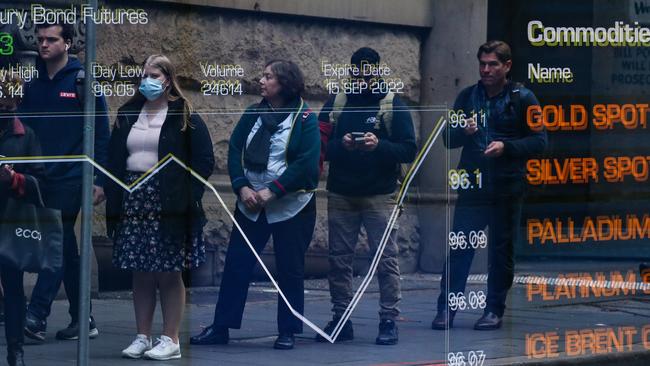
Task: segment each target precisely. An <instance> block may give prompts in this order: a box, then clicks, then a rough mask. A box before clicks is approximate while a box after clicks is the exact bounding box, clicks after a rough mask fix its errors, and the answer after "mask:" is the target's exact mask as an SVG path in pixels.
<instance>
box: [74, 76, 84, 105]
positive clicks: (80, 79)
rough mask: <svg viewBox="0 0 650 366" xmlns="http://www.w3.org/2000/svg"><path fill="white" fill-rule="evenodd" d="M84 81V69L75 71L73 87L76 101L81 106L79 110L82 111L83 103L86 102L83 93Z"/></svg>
mask: <svg viewBox="0 0 650 366" xmlns="http://www.w3.org/2000/svg"><path fill="white" fill-rule="evenodd" d="M85 79H86V72H85V71H84V69H80V70H79V71H77V76H76V77H75V79H74V86H75V88H76V93H77V101H79V104H81V109H82V110H83V109H84V102H85V100H86V94H85V93H84V80H85Z"/></svg>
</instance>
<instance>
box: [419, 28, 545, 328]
mask: <svg viewBox="0 0 650 366" xmlns="http://www.w3.org/2000/svg"><path fill="white" fill-rule="evenodd" d="M477 58H478V60H479V71H480V76H481V80H480V81H479V82H478V83H477V84H475V85H473V86H470V87H468V88H466V89H464V90H463V91H462V92H461V93H460V94H459V95H458V97H457V98H456V102H455V103H454V110H453V111H451V118H450V124H449V125H447V128H446V131H445V133H444V142H445V146H447V148H452V149H453V148H459V147H462V148H463V150H462V153H461V158H460V162H459V164H458V168H457V169H456V170H455V171H454V172H452V173H454V174H450V185H451V188H452V189H454V190H456V191H457V193H458V200H457V201H456V206H455V210H454V219H453V228H452V233H451V236H450V237H456V238H457V240H456V242H453V243H452V244H453V245H450V256H449V258H448V259H447V262H446V264H445V269H444V271H443V275H442V280H441V282H440V288H441V291H440V296H439V298H438V313H437V315H436V317H435V319H434V320H433V324H432V328H433V329H447V328H449V327H451V326H452V325H453V320H454V315H455V314H456V311H457V310H458V304H459V303H462V302H463V300H464V301H465V303H469V298H470V297H472V298H476V299H478V301H477V302H474V303H475V304H476V305H477V306H478V307H480V308H484V314H483V316H482V317H481V318H480V319H479V320H478V321H477V322H476V324H475V325H474V329H476V330H490V329H498V328H499V327H501V318H502V317H503V313H504V310H505V301H506V297H507V295H508V290H509V289H510V287H511V286H512V280H513V276H514V260H513V243H514V242H515V241H516V235H517V231H518V229H519V223H520V218H521V209H522V204H523V194H524V191H525V182H524V166H525V163H526V160H527V159H528V158H530V157H531V156H534V155H535V154H540V153H541V152H543V150H544V148H545V146H546V133H545V131H544V130H536V131H533V130H531V129H530V128H529V127H528V124H527V123H526V118H525V116H526V110H527V108H528V107H529V106H532V105H538V104H539V103H538V102H537V98H535V95H534V94H533V93H532V92H531V91H530V90H528V89H526V88H524V87H523V86H521V85H518V84H515V83H513V82H511V81H510V80H509V79H508V77H507V75H508V73H509V72H510V67H511V66H512V60H511V58H512V57H511V52H510V47H509V46H508V45H507V44H506V43H505V42H502V41H489V42H487V43H485V44H483V45H482V46H481V47H480V48H479V50H478V53H477ZM452 176H454V177H455V178H454V179H451V177H452ZM486 226H488V227H489V238H485V237H484V234H483V233H484V229H485V227H486ZM470 236H473V237H472V238H470ZM461 242H464V243H466V245H463V244H462V243H461ZM468 242H469V243H471V244H468ZM485 244H487V249H488V288H487V298H484V297H483V296H481V294H480V293H475V294H474V295H477V296H472V295H470V294H467V293H466V292H465V285H466V283H467V276H468V273H469V270H470V266H471V264H472V259H473V257H474V249H476V248H480V247H484V245H485ZM447 286H448V287H447ZM463 297H464V298H463Z"/></svg>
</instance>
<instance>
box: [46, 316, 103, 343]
mask: <svg viewBox="0 0 650 366" xmlns="http://www.w3.org/2000/svg"><path fill="white" fill-rule="evenodd" d="M89 327H90V328H89V330H88V338H91V339H93V338H97V336H98V335H99V330H97V326H96V325H95V319H94V318H93V317H92V316H91V317H90V324H89ZM56 339H59V340H62V341H72V340H75V339H79V322H78V321H76V320H73V321H72V322H70V324H69V325H68V327H67V328H65V329H61V330H60V331H58V332H56Z"/></svg>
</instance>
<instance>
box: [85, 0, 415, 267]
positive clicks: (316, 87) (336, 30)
mask: <svg viewBox="0 0 650 366" xmlns="http://www.w3.org/2000/svg"><path fill="white" fill-rule="evenodd" d="M150 4H151V3H147V2H142V3H138V4H135V3H134V2H130V3H129V6H132V7H142V8H144V9H145V10H146V11H147V13H148V15H149V24H147V25H120V26H98V28H97V35H98V38H97V45H98V47H97V62H98V63H100V64H102V65H113V66H116V65H118V64H121V65H139V64H141V63H142V62H143V61H144V59H145V58H146V57H147V56H148V55H151V54H154V53H162V54H165V55H167V56H168V57H169V58H170V59H171V60H172V62H173V63H174V64H175V65H176V66H177V71H178V74H179V76H180V79H181V82H182V86H183V88H184V89H185V91H186V92H187V96H188V97H189V99H190V100H191V101H192V102H193V104H194V105H195V107H196V109H197V110H199V111H200V113H201V115H202V116H203V118H204V119H205V121H206V123H207V125H208V128H209V130H210V133H211V135H212V140H213V143H214V154H215V157H216V172H215V175H213V176H212V177H211V181H212V182H213V183H214V184H215V186H216V188H217V190H218V191H219V193H220V194H222V196H223V198H224V200H225V201H226V203H227V205H228V207H229V209H230V210H232V209H233V207H234V195H233V194H232V192H231V190H230V188H229V185H228V184H227V182H228V177H227V170H226V156H227V147H228V138H229V136H230V134H231V132H232V130H233V128H234V126H235V124H236V122H237V121H238V119H239V117H240V115H241V111H242V110H243V109H244V108H246V107H247V106H248V105H250V104H252V103H255V102H257V101H259V99H260V97H259V88H258V82H257V81H258V79H259V77H260V76H261V72H262V69H263V66H264V63H265V61H267V60H270V59H273V58H288V59H291V60H293V61H295V62H296V63H298V65H299V66H300V67H301V69H302V70H303V72H304V74H305V78H306V80H305V81H306V93H305V96H306V100H307V103H309V105H310V106H311V107H312V109H313V110H314V111H319V110H320V108H321V106H322V104H323V103H324V102H325V100H326V98H327V90H326V88H325V85H324V82H323V80H324V77H323V76H322V73H321V62H322V61H323V60H327V61H330V62H336V63H347V62H349V58H350V55H351V54H352V53H353V52H354V51H355V50H356V49H357V48H359V47H362V46H371V47H373V48H375V49H376V50H377V51H378V52H379V53H380V54H381V56H382V60H383V61H385V62H386V63H388V65H389V66H390V67H391V69H392V70H393V72H394V73H395V76H397V77H400V78H401V79H402V80H403V81H404V83H405V88H404V92H405V93H404V94H403V95H402V97H403V98H404V99H405V101H406V102H407V103H408V104H411V105H417V104H419V103H420V48H421V42H422V40H421V34H420V33H419V31H418V30H416V29H414V28H406V27H396V26H387V25H379V24H370V23H360V22H336V21H331V20H319V19H314V18H307V17H290V16H281V15H268V14H266V15H264V14H257V13H252V12H239V11H232V10H222V9H216V8H206V7H191V8H190V7H187V6H175V5H169V6H152V5H150ZM202 62H216V63H217V64H238V65H241V66H242V67H243V69H244V77H243V79H242V80H241V81H242V84H243V86H244V93H243V95H241V96H240V95H236V96H203V95H202V94H201V93H200V87H201V80H202V79H206V78H205V77H204V76H203V75H202V71H201V68H200V63H202ZM107 99H108V104H109V108H110V111H111V115H112V117H111V118H114V113H115V112H116V110H117V108H118V107H119V106H120V105H121V104H122V103H124V102H125V100H126V99H128V98H123V97H110V98H107ZM413 118H414V121H415V123H416V131H419V115H418V113H413ZM321 186H322V187H323V189H324V182H321ZM204 201H205V202H204V204H205V207H206V211H207V212H208V216H209V223H208V225H207V227H206V230H205V234H206V239H207V242H208V243H209V244H210V245H211V246H214V247H215V248H216V249H217V250H218V251H219V252H220V253H221V254H220V257H221V263H222V260H223V253H224V252H225V249H226V244H227V239H228V236H229V231H230V227H231V223H230V220H229V218H228V217H227V216H226V214H225V212H224V210H223V209H222V208H221V207H220V205H219V204H218V202H217V200H216V198H215V197H214V195H212V193H210V192H208V193H206V197H205V198H204ZM318 211H319V215H318V222H317V226H316V232H315V235H314V240H313V242H312V246H311V248H310V255H312V256H314V257H322V258H325V257H324V254H325V253H326V252H327V223H326V196H325V195H324V193H323V192H319V195H318ZM415 211H416V210H415V209H413V210H408V211H407V212H408V214H407V215H404V216H403V217H402V219H401V220H400V230H399V245H400V253H401V259H402V267H403V270H404V271H414V270H416V268H417V256H418V250H419V228H418V220H417V216H416V212H415ZM101 221H102V219H101V218H99V217H98V218H97V219H96V220H95V233H96V234H97V235H101V234H102V233H103V232H104V231H103V224H102V222H101ZM360 251H361V252H366V251H367V250H366V249H363V248H361V249H360ZM218 267H219V268H217V269H216V270H215V271H216V272H219V271H220V269H221V265H219V266H218ZM319 268H320V267H319ZM307 271H308V272H310V273H313V274H315V275H318V274H322V273H323V271H322V270H319V269H317V268H312V269H310V268H308V269H307Z"/></svg>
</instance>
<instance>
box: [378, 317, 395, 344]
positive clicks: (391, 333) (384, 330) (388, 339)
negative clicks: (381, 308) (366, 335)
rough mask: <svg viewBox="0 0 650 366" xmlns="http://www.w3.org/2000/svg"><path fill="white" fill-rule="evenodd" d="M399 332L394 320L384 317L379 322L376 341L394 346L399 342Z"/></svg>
mask: <svg viewBox="0 0 650 366" xmlns="http://www.w3.org/2000/svg"><path fill="white" fill-rule="evenodd" d="M398 339H399V337H398V332H397V325H396V324H395V321H394V320H391V319H382V321H381V322H379V334H378V335H377V339H376V340H375V343H376V344H378V345H382V346H392V345H394V344H397V340H398Z"/></svg>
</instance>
